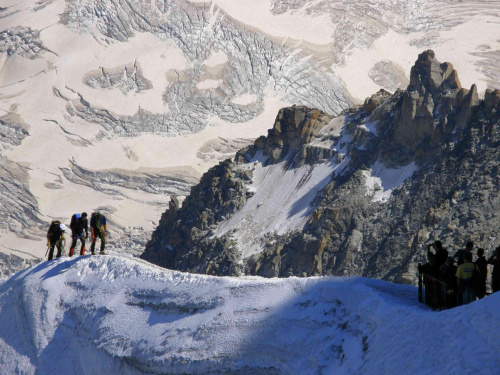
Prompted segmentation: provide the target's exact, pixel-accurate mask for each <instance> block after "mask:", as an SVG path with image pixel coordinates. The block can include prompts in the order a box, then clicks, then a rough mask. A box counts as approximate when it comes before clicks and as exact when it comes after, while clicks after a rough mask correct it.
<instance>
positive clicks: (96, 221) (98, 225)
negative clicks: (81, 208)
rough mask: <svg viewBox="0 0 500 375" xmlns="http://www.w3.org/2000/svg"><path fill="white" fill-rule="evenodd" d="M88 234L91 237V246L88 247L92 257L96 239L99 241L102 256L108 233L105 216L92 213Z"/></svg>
mask: <svg viewBox="0 0 500 375" xmlns="http://www.w3.org/2000/svg"><path fill="white" fill-rule="evenodd" d="M90 233H91V236H92V245H90V251H91V252H92V255H94V254H95V252H94V251H95V243H96V240H97V237H99V238H100V239H101V252H100V253H101V254H104V246H105V245H106V236H107V235H108V231H107V230H106V216H104V215H103V214H101V213H100V212H94V213H92V216H91V217H90Z"/></svg>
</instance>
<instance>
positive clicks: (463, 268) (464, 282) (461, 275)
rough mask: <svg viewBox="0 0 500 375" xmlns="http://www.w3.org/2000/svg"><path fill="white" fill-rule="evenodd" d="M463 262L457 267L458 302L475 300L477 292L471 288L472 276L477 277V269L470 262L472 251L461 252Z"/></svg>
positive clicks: (463, 302)
mask: <svg viewBox="0 0 500 375" xmlns="http://www.w3.org/2000/svg"><path fill="white" fill-rule="evenodd" d="M462 259H463V263H462V264H461V265H459V266H458V268H457V273H456V276H457V287H458V291H459V295H458V299H459V301H458V304H459V305H461V304H464V305H466V304H468V303H471V302H473V301H475V300H476V297H477V294H476V291H475V290H474V288H473V284H474V277H478V276H479V275H478V273H479V269H478V267H477V266H476V265H475V264H474V263H472V253H471V252H470V251H466V252H464V253H463V258H462Z"/></svg>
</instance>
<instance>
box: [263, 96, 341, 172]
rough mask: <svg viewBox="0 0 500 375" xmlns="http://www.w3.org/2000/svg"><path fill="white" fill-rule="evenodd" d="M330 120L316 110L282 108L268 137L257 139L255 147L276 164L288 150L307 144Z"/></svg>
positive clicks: (330, 117)
mask: <svg viewBox="0 0 500 375" xmlns="http://www.w3.org/2000/svg"><path fill="white" fill-rule="evenodd" d="M331 119H332V116H329V115H327V114H326V113H324V112H322V111H320V110H318V109H311V108H307V107H304V106H292V107H287V108H282V109H280V111H279V113H278V116H276V120H275V122H274V126H273V128H272V129H270V130H269V131H268V136H267V137H264V136H262V137H260V138H259V139H257V141H256V142H255V146H256V147H257V148H259V149H261V150H263V151H264V153H265V154H266V155H267V156H269V158H270V161H271V162H272V163H276V162H278V161H280V160H282V159H283V158H284V157H285V156H286V155H287V154H288V152H289V151H290V150H293V149H297V148H299V147H301V146H303V145H305V144H307V143H308V142H309V141H310V140H311V139H312V138H313V137H314V136H316V135H317V134H318V132H319V131H320V130H321V129H322V128H323V127H324V126H325V125H326V124H327V123H328V121H330V120H331Z"/></svg>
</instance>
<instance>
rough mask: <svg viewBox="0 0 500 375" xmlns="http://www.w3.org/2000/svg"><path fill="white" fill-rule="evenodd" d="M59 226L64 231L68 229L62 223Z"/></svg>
mask: <svg viewBox="0 0 500 375" xmlns="http://www.w3.org/2000/svg"><path fill="white" fill-rule="evenodd" d="M59 228H61V230H62V231H63V232H64V231H65V230H66V225H64V224H60V225H59Z"/></svg>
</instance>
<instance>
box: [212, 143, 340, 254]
mask: <svg viewBox="0 0 500 375" xmlns="http://www.w3.org/2000/svg"><path fill="white" fill-rule="evenodd" d="M266 160H267V158H266V157H264V156H263V154H262V151H259V152H258V153H257V154H256V156H255V158H254V160H253V161H252V162H251V163H249V164H246V165H244V166H242V168H247V169H252V170H253V180H252V184H251V186H250V188H249V191H250V192H253V193H254V195H253V196H252V197H251V198H250V199H248V201H247V203H246V204H245V206H243V208H242V209H241V210H240V211H238V212H237V213H236V214H234V215H233V216H231V217H230V218H229V219H228V220H226V221H224V222H222V223H221V224H220V225H219V226H218V228H217V229H216V230H215V235H216V236H222V235H224V234H226V233H228V232H229V231H233V230H234V231H235V233H234V237H235V238H236V239H237V241H238V244H239V246H238V247H239V248H241V249H243V251H242V258H243V259H244V258H247V257H249V256H251V255H253V254H255V253H258V252H260V251H261V250H262V248H261V244H260V240H261V239H262V237H263V236H264V235H265V234H266V233H273V232H275V233H277V234H278V235H283V234H285V233H287V232H289V231H293V230H302V229H304V226H305V225H306V223H307V221H308V220H309V218H310V216H311V214H312V211H313V209H314V207H312V206H311V203H312V201H313V199H314V198H315V197H316V195H317V194H318V192H320V191H322V190H323V188H324V187H325V186H326V184H327V183H328V182H330V180H331V177H332V174H333V173H334V172H335V171H336V169H337V168H339V166H340V165H341V164H337V163H335V162H333V161H332V162H328V163H322V164H316V165H314V166H310V165H304V166H302V167H300V168H288V167H287V165H288V163H289V162H290V160H289V159H288V158H287V159H285V160H283V161H282V162H280V163H278V164H273V165H267V166H266V165H265V161H266Z"/></svg>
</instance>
